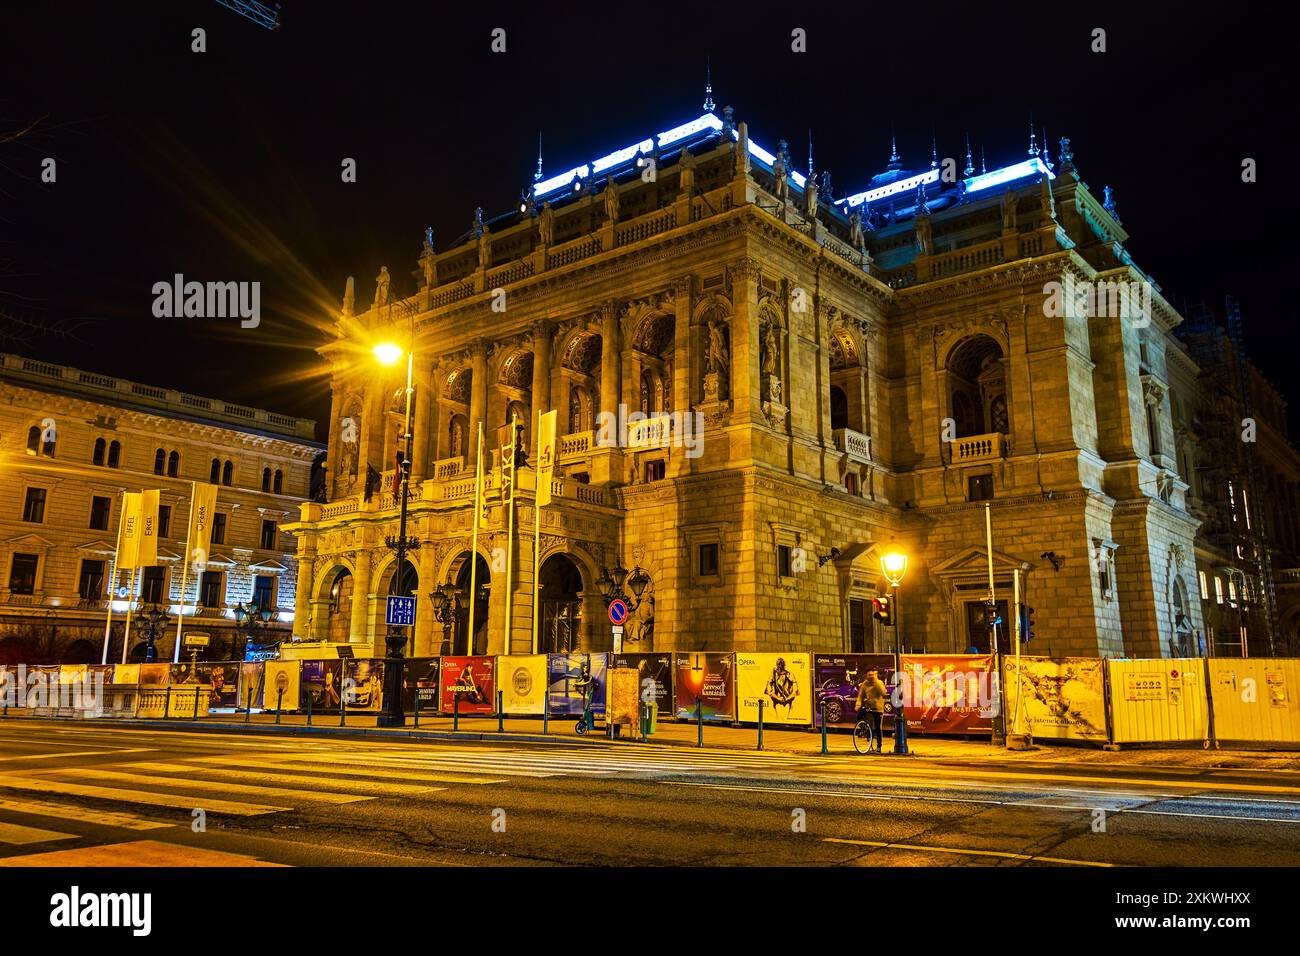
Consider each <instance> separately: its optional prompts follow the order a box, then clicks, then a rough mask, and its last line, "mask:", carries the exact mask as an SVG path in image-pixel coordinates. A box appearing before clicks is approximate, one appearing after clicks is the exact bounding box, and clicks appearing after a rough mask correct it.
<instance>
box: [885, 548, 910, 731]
mask: <svg viewBox="0 0 1300 956" xmlns="http://www.w3.org/2000/svg"><path fill="white" fill-rule="evenodd" d="M880 570H881V571H882V572H884V575H885V577H886V578H887V579H888V581H889V586H890V587H891V588H892V589H893V591H894V597H893V601H892V602H891V604H892V605H893V615H894V662H895V667H896V669H895V671H894V695H895V697H896V698H897V699H896V700H895V702H894V753H896V754H906V753H907V709H906V707H904V703H905V701H904V699H903V698H904V697H905V694H904V693H903V645H902V640H901V638H900V633H899V632H900V627H901V626H900V624H899V621H900V616H899V610H900V608H899V605H898V587H899V585H900V584H902V583H903V575H904V574H906V573H907V555H906V554H904V553H903V552H902V551H887V552H885V553H884V554H882V555H881V556H880Z"/></svg>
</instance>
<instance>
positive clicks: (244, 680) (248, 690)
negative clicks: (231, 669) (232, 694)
mask: <svg viewBox="0 0 1300 956" xmlns="http://www.w3.org/2000/svg"><path fill="white" fill-rule="evenodd" d="M263 663H264V662H263V661H246V662H244V663H243V664H240V665H239V704H238V707H239V708H240V709H241V710H242V709H244V708H247V707H252V708H254V709H256V708H258V707H261V706H262V680H263V677H264V675H263V673H262V667H263ZM250 695H251V696H250Z"/></svg>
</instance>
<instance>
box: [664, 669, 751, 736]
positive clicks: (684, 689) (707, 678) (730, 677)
mask: <svg viewBox="0 0 1300 956" xmlns="http://www.w3.org/2000/svg"><path fill="white" fill-rule="evenodd" d="M673 662H674V663H673V668H674V670H675V671H676V674H675V675H674V678H673V688H674V692H675V695H676V698H677V707H676V714H677V716H678V717H679V718H680V719H682V720H694V719H695V700H696V698H697V697H698V698H699V701H700V712H701V713H702V715H703V717H704V719H705V720H709V721H713V722H715V723H728V724H729V723H731V722H732V721H733V720H735V719H736V674H735V667H734V665H735V658H734V657H733V656H732V655H731V654H706V653H703V652H697V653H691V654H677V655H675V656H674V658H673Z"/></svg>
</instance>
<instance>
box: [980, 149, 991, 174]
mask: <svg viewBox="0 0 1300 956" xmlns="http://www.w3.org/2000/svg"><path fill="white" fill-rule="evenodd" d="M988 171H989V168H988V166H986V165H984V144H983V143H980V175H983V174H984V173H987V172H988Z"/></svg>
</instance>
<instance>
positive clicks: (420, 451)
mask: <svg viewBox="0 0 1300 956" xmlns="http://www.w3.org/2000/svg"><path fill="white" fill-rule="evenodd" d="M432 403H433V376H432V374H431V370H430V366H429V363H428V362H427V361H421V362H418V363H417V364H416V366H415V422H414V424H413V425H412V427H413V428H414V429H415V444H414V447H413V448H412V450H411V483H412V484H413V485H416V486H418V485H419V483H420V482H421V481H423V480H424V479H425V478H427V477H428V475H429V432H430V430H431V429H432V427H433V421H432V419H431V416H430V409H431V408H432ZM411 493H412V495H413V496H418V494H419V491H418V487H416V488H412V489H411Z"/></svg>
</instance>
